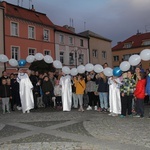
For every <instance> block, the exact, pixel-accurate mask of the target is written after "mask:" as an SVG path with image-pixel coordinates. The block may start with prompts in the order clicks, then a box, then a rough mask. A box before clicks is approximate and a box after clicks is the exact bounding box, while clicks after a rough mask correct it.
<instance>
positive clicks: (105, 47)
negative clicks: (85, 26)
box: [79, 30, 112, 67]
mask: <svg viewBox="0 0 150 150" xmlns="http://www.w3.org/2000/svg"><path fill="white" fill-rule="evenodd" d="M79 34H80V35H83V36H86V37H88V38H89V41H88V45H89V62H90V63H92V64H94V65H95V64H100V65H103V64H104V63H108V66H110V67H112V51H111V40H110V39H107V38H105V37H102V36H100V35H98V34H96V33H94V32H92V31H89V30H87V31H84V32H82V33H79Z"/></svg>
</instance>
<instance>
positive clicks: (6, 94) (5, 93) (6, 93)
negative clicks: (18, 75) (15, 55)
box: [0, 79, 12, 114]
mask: <svg viewBox="0 0 150 150" xmlns="http://www.w3.org/2000/svg"><path fill="white" fill-rule="evenodd" d="M0 91H1V92H0V99H1V100H2V109H3V114H5V112H6V111H5V106H6V108H7V112H8V113H10V111H9V100H10V99H12V97H11V89H10V86H9V85H7V80H6V79H2V85H1V86H0Z"/></svg>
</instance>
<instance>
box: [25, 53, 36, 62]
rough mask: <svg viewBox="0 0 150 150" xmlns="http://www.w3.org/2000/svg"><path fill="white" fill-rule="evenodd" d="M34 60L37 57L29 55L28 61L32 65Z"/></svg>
mask: <svg viewBox="0 0 150 150" xmlns="http://www.w3.org/2000/svg"><path fill="white" fill-rule="evenodd" d="M34 59H35V57H34V56H33V55H29V56H27V58H26V61H27V62H28V63H32V62H33V61H34Z"/></svg>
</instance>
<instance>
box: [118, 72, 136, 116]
mask: <svg viewBox="0 0 150 150" xmlns="http://www.w3.org/2000/svg"><path fill="white" fill-rule="evenodd" d="M133 73H134V72H133V71H132V70H129V71H128V72H127V77H126V78H123V80H122V85H121V87H120V92H121V116H120V117H121V118H124V117H125V116H126V111H127V110H128V115H129V116H132V99H133V94H134V90H135V85H136V82H135V80H134V78H133Z"/></svg>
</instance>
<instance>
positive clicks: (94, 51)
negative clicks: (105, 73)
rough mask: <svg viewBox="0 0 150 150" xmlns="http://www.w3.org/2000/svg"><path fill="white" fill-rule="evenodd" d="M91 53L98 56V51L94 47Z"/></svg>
mask: <svg viewBox="0 0 150 150" xmlns="http://www.w3.org/2000/svg"><path fill="white" fill-rule="evenodd" d="M92 55H93V57H98V51H97V50H96V49H93V51H92Z"/></svg>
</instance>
